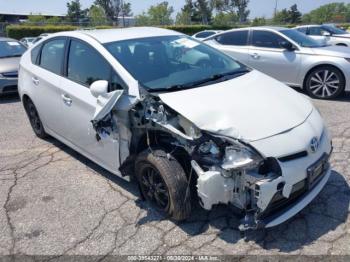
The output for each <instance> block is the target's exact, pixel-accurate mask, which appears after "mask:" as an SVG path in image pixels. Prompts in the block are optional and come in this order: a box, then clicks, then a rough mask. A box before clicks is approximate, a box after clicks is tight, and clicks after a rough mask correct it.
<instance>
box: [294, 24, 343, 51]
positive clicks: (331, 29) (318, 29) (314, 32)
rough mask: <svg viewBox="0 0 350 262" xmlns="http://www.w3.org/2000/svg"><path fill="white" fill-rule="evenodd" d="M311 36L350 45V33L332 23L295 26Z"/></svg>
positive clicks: (332, 43) (331, 42)
mask: <svg viewBox="0 0 350 262" xmlns="http://www.w3.org/2000/svg"><path fill="white" fill-rule="evenodd" d="M295 29H296V30H298V31H299V32H301V33H304V34H306V35H308V36H310V37H311V38H313V39H315V40H318V41H324V42H325V43H327V44H330V45H339V46H348V47H350V34H349V33H348V32H347V31H345V30H342V29H340V28H337V27H335V26H330V25H303V26H298V27H296V28H295Z"/></svg>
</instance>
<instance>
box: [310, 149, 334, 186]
mask: <svg viewBox="0 0 350 262" xmlns="http://www.w3.org/2000/svg"><path fill="white" fill-rule="evenodd" d="M328 167H329V163H328V156H327V155H325V156H323V157H322V158H321V159H320V160H318V161H317V162H316V163H315V164H313V165H312V166H310V167H309V168H308V169H307V182H308V188H309V189H311V188H313V187H314V186H315V185H316V184H317V182H319V181H320V180H321V178H322V177H323V176H324V175H325V173H326V171H327V169H328Z"/></svg>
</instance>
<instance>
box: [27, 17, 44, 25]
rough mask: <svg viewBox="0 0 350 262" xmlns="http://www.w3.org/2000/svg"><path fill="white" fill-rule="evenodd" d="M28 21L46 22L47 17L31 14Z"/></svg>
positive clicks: (35, 22) (33, 22)
mask: <svg viewBox="0 0 350 262" xmlns="http://www.w3.org/2000/svg"><path fill="white" fill-rule="evenodd" d="M28 22H29V23H32V24H41V23H46V18H45V16H43V15H29V16H28Z"/></svg>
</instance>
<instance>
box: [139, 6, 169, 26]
mask: <svg viewBox="0 0 350 262" xmlns="http://www.w3.org/2000/svg"><path fill="white" fill-rule="evenodd" d="M173 12H174V9H173V7H172V6H169V3H168V2H166V1H165V2H162V3H160V4H157V5H152V6H151V7H150V8H149V9H148V11H147V13H145V12H144V13H142V14H141V15H138V16H136V17H135V19H136V24H137V25H170V24H172V23H173V20H172V19H171V14H172V13H173Z"/></svg>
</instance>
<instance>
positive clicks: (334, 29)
mask: <svg viewBox="0 0 350 262" xmlns="http://www.w3.org/2000/svg"><path fill="white" fill-rule="evenodd" d="M322 28H323V29H324V30H326V31H328V32H330V33H331V34H334V35H345V34H347V32H346V31H344V30H341V29H339V28H337V27H335V26H328V25H324V26H322Z"/></svg>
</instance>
